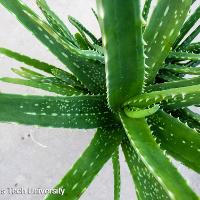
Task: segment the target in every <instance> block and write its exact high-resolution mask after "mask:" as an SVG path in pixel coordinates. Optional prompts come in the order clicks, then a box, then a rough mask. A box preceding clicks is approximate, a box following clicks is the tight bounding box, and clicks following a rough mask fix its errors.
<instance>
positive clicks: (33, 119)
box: [0, 94, 116, 129]
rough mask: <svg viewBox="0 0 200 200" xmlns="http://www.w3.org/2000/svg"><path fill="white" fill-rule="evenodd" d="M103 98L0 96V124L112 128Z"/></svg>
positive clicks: (111, 116)
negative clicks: (15, 123)
mask: <svg viewBox="0 0 200 200" xmlns="http://www.w3.org/2000/svg"><path fill="white" fill-rule="evenodd" d="M105 102H106V100H105V97H103V96H73V97H53V96H22V95H12V94H0V105H1V109H0V121H1V122H17V123H21V124H26V125H38V126H45V127H59V128H60V127H63V128H82V129H83V128H84V129H90V128H97V127H107V126H112V125H116V121H115V119H114V118H115V117H114V116H113V115H112V114H111V113H110V111H109V110H108V109H107V105H106V104H105Z"/></svg>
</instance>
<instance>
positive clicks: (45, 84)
mask: <svg viewBox="0 0 200 200" xmlns="http://www.w3.org/2000/svg"><path fill="white" fill-rule="evenodd" d="M0 81H3V82H6V83H13V84H18V85H25V86H29V87H33V88H38V89H42V90H46V91H49V92H53V93H56V94H60V95H65V96H72V95H81V94H83V93H84V92H83V91H81V90H78V89H75V88H73V87H70V86H67V85H66V86H63V85H59V84H55V83H52V82H50V81H47V80H46V81H45V79H42V80H41V79H40V80H39V81H38V80H26V79H20V78H9V77H5V78H0Z"/></svg>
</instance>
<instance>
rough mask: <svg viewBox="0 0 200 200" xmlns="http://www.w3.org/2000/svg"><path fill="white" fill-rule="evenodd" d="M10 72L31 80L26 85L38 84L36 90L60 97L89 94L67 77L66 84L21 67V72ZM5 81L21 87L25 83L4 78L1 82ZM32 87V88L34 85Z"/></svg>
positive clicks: (17, 70) (15, 70) (16, 70)
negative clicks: (60, 95)
mask: <svg viewBox="0 0 200 200" xmlns="http://www.w3.org/2000/svg"><path fill="white" fill-rule="evenodd" d="M12 71H14V72H15V73H16V74H18V75H19V76H21V77H24V78H26V79H30V80H32V81H28V82H27V83H34V82H38V83H36V84H35V86H36V88H37V87H38V88H41V89H44V90H47V91H50V92H55V93H57V94H62V95H67V96H71V95H80V94H89V92H88V91H87V90H86V89H84V88H83V86H81V84H80V83H79V82H78V81H76V82H78V83H79V84H77V85H75V83H76V82H75V81H74V82H73V79H72V78H73V77H72V78H71V77H70V78H71V80H70V79H69V76H66V77H67V78H68V79H67V80H68V82H67V81H62V80H60V79H58V78H56V77H46V76H43V75H42V74H38V73H36V72H34V71H32V70H29V69H26V68H24V67H21V70H19V69H12ZM59 71H60V73H63V72H65V71H62V70H59ZM67 75H68V74H67ZM0 80H1V79H0ZM6 80H8V82H9V81H11V83H12V82H13V83H18V84H22V85H23V84H24V83H26V81H25V80H23V79H21V81H19V80H20V79H12V78H8V79H5V78H3V81H6ZM75 80H76V79H75ZM18 81H19V82H18ZM33 81H34V82H33ZM25 85H26V84H25ZM28 86H29V85H28ZM32 86H33V87H34V84H33V85H32Z"/></svg>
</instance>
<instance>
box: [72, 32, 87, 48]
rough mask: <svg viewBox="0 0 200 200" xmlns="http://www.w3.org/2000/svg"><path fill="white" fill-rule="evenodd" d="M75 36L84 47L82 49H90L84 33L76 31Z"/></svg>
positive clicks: (80, 45)
mask: <svg viewBox="0 0 200 200" xmlns="http://www.w3.org/2000/svg"><path fill="white" fill-rule="evenodd" d="M75 38H76V41H77V43H78V45H79V47H80V49H82V50H87V49H89V47H88V43H87V41H85V39H84V38H83V37H82V35H81V34H80V33H76V34H75Z"/></svg>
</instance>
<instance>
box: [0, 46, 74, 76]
mask: <svg viewBox="0 0 200 200" xmlns="http://www.w3.org/2000/svg"><path fill="white" fill-rule="evenodd" d="M0 54H3V55H6V56H8V57H10V58H13V59H15V60H17V61H19V62H22V63H25V64H27V65H29V66H32V67H34V68H36V69H39V70H42V71H44V72H46V73H48V74H52V73H51V71H52V70H53V69H59V68H57V67H55V66H53V65H50V64H48V63H45V62H42V61H39V60H36V59H34V58H30V57H28V56H25V55H22V54H20V53H18V52H15V51H11V50H9V49H6V48H0ZM68 74H69V73H68ZM69 75H70V76H73V75H72V74H69Z"/></svg>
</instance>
